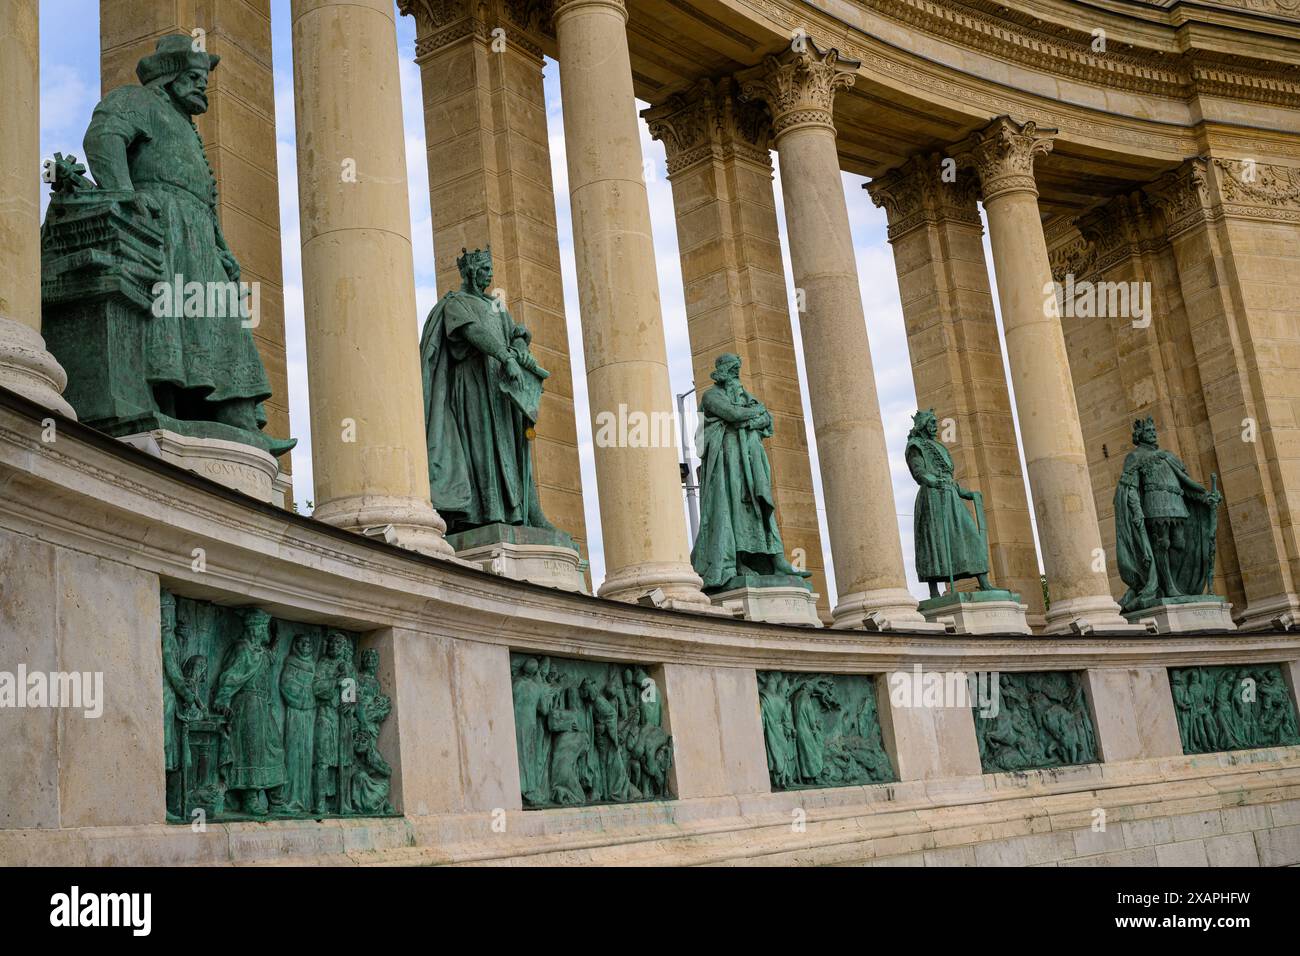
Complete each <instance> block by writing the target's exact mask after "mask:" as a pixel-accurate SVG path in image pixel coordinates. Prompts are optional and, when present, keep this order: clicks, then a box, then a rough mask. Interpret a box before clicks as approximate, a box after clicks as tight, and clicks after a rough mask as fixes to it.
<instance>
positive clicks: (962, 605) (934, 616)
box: [918, 589, 1031, 634]
mask: <svg viewBox="0 0 1300 956" xmlns="http://www.w3.org/2000/svg"><path fill="white" fill-rule="evenodd" d="M918 610H920V612H921V613H922V614H924V615H925V619H926V620H927V621H930V622H932V623H936V624H943V625H944V626H945V627H946V628H948V629H949V633H950V634H1029V633H1031V632H1030V630H1029V624H1028V623H1027V622H1026V620H1025V612H1026V611H1027V610H1028V608H1027V607H1026V606H1025V605H1024V604H1021V603H1020V595H1019V594H1016V593H1015V592H1014V591H1005V590H1002V589H995V590H992V591H949V592H948V593H947V594H943V595H940V596H939V597H936V598H928V599H926V600H924V601H922V602H921V603H920V604H919V605H918Z"/></svg>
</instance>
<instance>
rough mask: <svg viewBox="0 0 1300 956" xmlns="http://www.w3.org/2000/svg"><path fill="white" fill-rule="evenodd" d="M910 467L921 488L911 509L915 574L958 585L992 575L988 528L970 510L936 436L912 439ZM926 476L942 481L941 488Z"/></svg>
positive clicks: (949, 460) (925, 579)
mask: <svg viewBox="0 0 1300 956" xmlns="http://www.w3.org/2000/svg"><path fill="white" fill-rule="evenodd" d="M906 455H907V467H908V469H909V470H910V471H911V472H912V477H913V478H914V479H916V482H917V484H919V485H920V486H921V487H920V488H918V489H917V492H916V504H915V507H913V509H912V530H913V533H914V537H915V542H916V576H917V578H919V579H920V580H922V581H955V580H957V579H958V578H973V577H975V576H976V575H980V574H987V573H988V570H989V547H988V529H987V528H983V529H982V528H980V527H978V526H977V525H976V524H975V519H974V517H972V515H971V512H970V509H969V508H967V507H966V504H965V502H964V501H963V500H962V498H961V496H960V495H959V494H958V493H957V483H956V482H955V481H954V480H953V476H952V470H953V469H952V456H951V455H949V454H948V449H946V448H944V447H943V445H942V444H940V443H939V442H937V441H935V440H934V439H932V438H919V437H913V438H909V439H908V442H907V452H906ZM926 476H932V477H936V478H941V479H943V484H942V485H940V486H939V487H938V488H931V487H929V486H927V485H926V484H925V482H924V480H923V479H924V478H925V477H926Z"/></svg>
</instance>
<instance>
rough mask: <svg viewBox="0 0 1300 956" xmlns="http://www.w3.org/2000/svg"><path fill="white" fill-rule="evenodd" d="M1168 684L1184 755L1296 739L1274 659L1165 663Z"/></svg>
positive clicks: (1299, 740)
mask: <svg viewBox="0 0 1300 956" xmlns="http://www.w3.org/2000/svg"><path fill="white" fill-rule="evenodd" d="M1169 687H1170V689H1171V691H1172V692H1173V698H1174V709H1175V711H1176V712H1177V715H1178V734H1179V736H1180V737H1181V738H1182V742H1183V753H1185V754H1206V753H1218V752H1220V751H1225V750H1249V749H1253V748H1256V747H1288V746H1295V745H1297V744H1300V729H1297V724H1296V710H1295V706H1294V704H1292V702H1291V692H1290V690H1289V688H1288V687H1287V684H1286V680H1285V678H1283V676H1282V668H1281V667H1280V666H1279V665H1277V664H1250V665H1227V666H1224V667H1171V668H1169Z"/></svg>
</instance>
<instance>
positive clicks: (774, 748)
mask: <svg viewBox="0 0 1300 956" xmlns="http://www.w3.org/2000/svg"><path fill="white" fill-rule="evenodd" d="M758 700H759V714H760V716H761V717H762V720H763V742H764V744H766V745H767V771H768V774H769V775H770V776H771V778H772V780H773V782H774V783H776V785H777V786H781V787H788V786H790V784H792V783H793V782H794V774H795V769H796V763H797V755H796V752H795V742H794V721H793V719H792V717H791V715H790V700H789V698H788V697H786V696H785V695H784V694H782V693H781V691H780V690H779V689H777V688H775V687H765V688H763V689H762V690H761V691H759V695H758Z"/></svg>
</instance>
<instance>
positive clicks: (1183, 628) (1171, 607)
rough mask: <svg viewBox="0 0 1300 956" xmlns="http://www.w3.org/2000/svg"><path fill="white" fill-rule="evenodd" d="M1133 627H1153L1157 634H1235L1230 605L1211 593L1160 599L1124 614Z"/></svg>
mask: <svg viewBox="0 0 1300 956" xmlns="http://www.w3.org/2000/svg"><path fill="white" fill-rule="evenodd" d="M1124 618H1125V620H1128V621H1131V622H1132V623H1134V624H1147V622H1152V623H1154V624H1155V628H1156V633H1157V634H1209V633H1221V632H1223V631H1235V630H1236V629H1237V625H1236V624H1234V623H1233V621H1232V605H1231V604H1229V603H1228V602H1227V601H1225V600H1224V599H1223V598H1221V597H1219V596H1217V595H1214V594H1198V595H1195V596H1191V595H1187V596H1185V597H1180V598H1161V599H1160V602H1159V603H1158V604H1154V605H1152V606H1151V607H1144V608H1139V609H1138V610H1136V611H1129V612H1128V613H1127V614H1125V615H1124Z"/></svg>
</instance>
